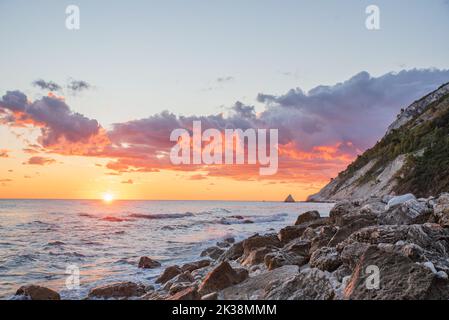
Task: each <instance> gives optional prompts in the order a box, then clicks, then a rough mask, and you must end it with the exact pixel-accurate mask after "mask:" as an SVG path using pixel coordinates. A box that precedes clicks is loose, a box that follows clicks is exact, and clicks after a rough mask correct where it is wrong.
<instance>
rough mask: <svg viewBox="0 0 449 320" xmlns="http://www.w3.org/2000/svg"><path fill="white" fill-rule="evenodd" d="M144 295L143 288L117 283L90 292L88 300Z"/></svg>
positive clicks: (129, 283)
mask: <svg viewBox="0 0 449 320" xmlns="http://www.w3.org/2000/svg"><path fill="white" fill-rule="evenodd" d="M143 294H145V286H144V285H141V284H136V283H134V282H118V283H113V284H108V285H105V286H101V287H97V288H94V289H92V290H90V292H89V295H88V297H89V298H129V297H137V296H141V295H143Z"/></svg>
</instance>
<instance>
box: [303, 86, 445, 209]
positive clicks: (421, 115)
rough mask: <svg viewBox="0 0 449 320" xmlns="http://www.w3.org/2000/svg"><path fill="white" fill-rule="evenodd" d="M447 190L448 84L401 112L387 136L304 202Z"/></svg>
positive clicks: (421, 193)
mask: <svg viewBox="0 0 449 320" xmlns="http://www.w3.org/2000/svg"><path fill="white" fill-rule="evenodd" d="M444 191H449V83H446V84H444V85H442V86H441V87H439V88H438V89H437V90H435V91H433V92H431V93H430V94H428V95H426V96H425V97H423V98H421V99H420V100H418V101H415V102H414V103H412V104H411V105H410V106H409V107H407V108H406V109H403V110H401V113H400V114H399V115H398V116H397V119H396V120H395V121H394V122H393V123H392V124H391V125H390V126H389V127H388V130H387V133H386V134H385V136H384V137H383V138H382V140H380V141H379V142H378V143H377V144H376V145H375V146H374V147H372V148H371V149H368V150H367V151H366V152H365V153H363V154H362V155H360V156H359V157H358V158H357V159H356V160H355V161H354V162H353V163H351V164H350V165H349V166H348V168H347V169H346V170H345V171H343V172H341V173H340V174H339V175H338V177H336V178H334V179H332V180H331V182H330V183H329V184H328V185H326V186H325V187H324V188H323V189H322V190H321V191H320V192H318V193H317V194H314V195H311V196H309V198H308V201H335V200H342V199H360V198H368V197H371V196H383V195H386V194H402V193H408V192H410V193H413V194H415V195H417V196H419V197H427V196H429V195H434V194H439V193H441V192H444Z"/></svg>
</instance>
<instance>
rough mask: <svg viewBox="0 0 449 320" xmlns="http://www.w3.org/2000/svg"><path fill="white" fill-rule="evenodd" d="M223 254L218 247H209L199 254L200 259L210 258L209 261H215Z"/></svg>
mask: <svg viewBox="0 0 449 320" xmlns="http://www.w3.org/2000/svg"><path fill="white" fill-rule="evenodd" d="M223 252H225V251H224V250H223V249H221V248H219V247H215V246H214V247H209V248H207V249H205V250H203V252H201V255H200V256H201V257H210V258H211V259H214V260H217V259H218V258H219V257H220V256H221V255H222V254H223Z"/></svg>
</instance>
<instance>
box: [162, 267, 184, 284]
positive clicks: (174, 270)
mask: <svg viewBox="0 0 449 320" xmlns="http://www.w3.org/2000/svg"><path fill="white" fill-rule="evenodd" d="M180 273H182V269H181V268H180V267H179V266H176V265H175V266H170V267H168V268H166V269H165V270H164V272H163V273H162V274H161V275H160V276H159V277H158V278H157V279H156V283H162V284H164V283H166V282H167V281H168V280H171V279H173V278H174V277H176V276H177V275H178V274H180Z"/></svg>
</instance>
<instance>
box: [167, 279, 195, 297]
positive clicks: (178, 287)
mask: <svg viewBox="0 0 449 320" xmlns="http://www.w3.org/2000/svg"><path fill="white" fill-rule="evenodd" d="M191 287H192V283H191V282H178V283H174V284H172V285H171V286H170V289H168V293H169V294H170V295H175V294H177V293H178V292H181V291H183V290H185V289H187V288H191Z"/></svg>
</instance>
